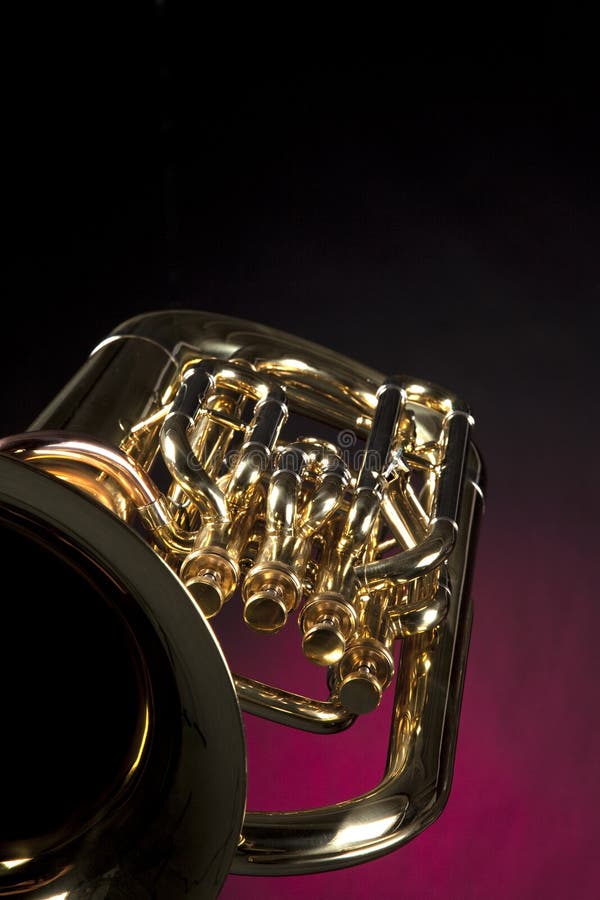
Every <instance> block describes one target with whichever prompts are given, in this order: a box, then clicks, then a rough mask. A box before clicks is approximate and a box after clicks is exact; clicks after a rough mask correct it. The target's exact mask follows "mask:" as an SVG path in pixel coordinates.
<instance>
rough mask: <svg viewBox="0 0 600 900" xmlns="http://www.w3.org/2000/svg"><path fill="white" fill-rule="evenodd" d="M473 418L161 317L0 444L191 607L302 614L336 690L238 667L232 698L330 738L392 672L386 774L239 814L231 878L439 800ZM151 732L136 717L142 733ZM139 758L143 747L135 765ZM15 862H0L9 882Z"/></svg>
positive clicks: (220, 325)
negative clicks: (135, 552)
mask: <svg viewBox="0 0 600 900" xmlns="http://www.w3.org/2000/svg"><path fill="white" fill-rule="evenodd" d="M128 372H129V373H131V374H133V375H134V376H135V377H131V378H130V379H129V380H128V381H127V384H126V389H125V388H124V387H123V379H124V378H125V377H126V375H127V373H128ZM296 416H302V417H303V419H302V423H301V424H300V423H296ZM307 420H310V421H309V423H308V425H309V426H310V425H311V423H312V427H313V428H314V431H313V433H309V434H306V431H307V427H308V426H307ZM321 424H324V425H326V426H328V437H327V439H325V438H324V437H323V435H322V430H321ZM472 424H473V420H472V418H471V416H470V413H469V410H468V408H467V407H466V406H465V404H464V403H463V402H462V401H461V400H459V399H458V398H457V397H455V396H453V395H452V394H450V393H449V392H447V391H445V390H443V389H442V388H439V387H437V386H435V385H432V384H430V383H428V382H424V381H418V380H415V379H412V378H408V377H404V376H396V375H392V376H389V377H387V378H385V377H383V376H382V375H380V374H379V373H378V372H375V371H373V370H370V369H367V368H366V367H363V366H361V365H359V364H356V363H354V362H352V361H350V360H347V359H345V358H344V357H341V356H339V355H338V354H336V353H333V352H331V351H327V350H324V349H323V348H321V347H318V346H317V345H315V344H312V343H309V342H307V341H304V340H301V339H298V338H293V337H290V336H289V335H284V334H282V333H280V332H277V331H275V330H274V329H271V328H268V327H266V326H259V325H254V324H252V323H249V322H244V321H241V320H233V319H229V318H227V317H223V316H217V315H212V314H205V313H198V312H191V311H190V312H186V311H178V312H173V311H172V312H165V313H157V314H152V315H148V316H141V317H139V318H137V319H133V320H131V321H130V322H128V323H125V324H124V325H123V326H122V327H121V328H120V329H117V330H116V331H115V332H114V333H113V335H111V336H110V338H109V339H107V340H106V341H105V342H103V343H102V344H101V345H100V347H99V348H97V349H96V351H95V352H94V353H93V354H92V356H91V357H90V360H89V361H88V363H87V364H86V366H84V368H83V369H82V370H81V372H80V373H78V375H76V376H75V378H74V379H73V381H72V382H71V383H70V384H69V385H68V386H67V387H66V388H65V389H64V391H63V392H62V393H61V394H60V395H59V396H58V397H57V398H56V400H55V401H53V402H52V403H51V404H50V406H49V407H48V408H47V410H45V411H44V412H43V413H42V414H41V415H40V416H39V417H38V419H37V420H36V422H35V423H34V425H33V426H32V429H31V430H30V431H28V432H25V433H24V434H20V435H16V436H12V437H9V438H5V439H4V440H3V441H2V442H1V444H0V450H2V451H3V452H4V453H6V454H10V455H11V456H12V457H13V458H14V459H17V460H21V461H22V462H24V463H28V464H29V465H32V466H34V467H36V468H38V469H41V470H43V471H44V472H46V473H48V474H50V475H52V476H53V477H55V478H57V479H60V480H62V481H63V482H66V483H68V484H69V485H70V486H71V487H73V488H75V489H76V490H78V491H80V492H82V493H84V494H85V495H86V496H87V497H89V498H90V499H91V500H92V501H93V502H94V503H95V504H98V505H101V506H102V507H103V508H104V509H106V510H108V511H109V513H110V514H111V515H112V516H114V517H115V518H118V519H119V520H120V521H121V522H123V523H126V524H127V526H128V527H129V528H134V529H137V530H138V532H139V534H140V535H142V536H143V538H144V540H145V541H146V543H147V544H148V545H149V546H150V547H151V548H152V550H153V551H154V552H155V553H156V555H158V556H160V558H161V560H163V561H164V564H166V565H167V566H168V567H169V569H170V571H171V573H172V576H173V578H175V579H176V580H177V583H178V584H179V585H180V587H181V589H182V591H184V593H186V596H187V597H188V598H190V597H191V598H192V599H191V600H189V602H192V601H193V603H194V604H195V609H196V611H198V610H200V611H202V613H203V614H204V616H206V617H209V618H212V617H217V618H218V614H219V612H220V611H221V609H222V607H223V605H224V604H225V603H226V602H227V601H229V600H231V599H232V598H234V601H235V602H237V603H239V607H240V615H241V616H242V618H243V620H244V621H245V623H246V624H247V625H248V626H249V627H250V628H251V629H254V630H257V631H261V632H266V633H272V634H275V633H276V632H278V631H280V630H281V629H282V628H284V627H290V620H291V619H293V618H296V617H297V623H298V627H299V629H300V635H299V641H301V644H302V649H303V652H304V655H305V657H306V658H307V660H308V661H309V662H311V663H314V664H317V665H320V666H323V667H325V668H326V669H327V685H328V689H329V697H328V699H326V700H316V699H312V698H309V697H305V696H303V695H302V694H300V693H298V694H296V693H291V692H289V691H283V690H280V689H278V688H277V687H274V686H273V687H272V686H269V685H266V684H262V683H260V682H258V681H253V680H252V679H249V678H245V677H244V676H243V675H236V676H234V681H235V686H236V690H237V697H238V701H239V704H240V706H241V708H242V709H244V710H246V711H248V712H251V713H253V714H255V715H259V716H262V717H264V718H267V719H271V720H273V721H276V722H279V723H281V724H286V725H290V726H293V727H296V728H300V729H304V730H308V731H313V732H315V733H321V734H326V733H330V732H336V731H341V730H343V729H345V728H347V727H349V726H351V725H352V723H353V721H354V719H355V717H356V716H357V715H362V714H365V713H369V712H372V711H373V710H375V709H376V708H377V707H378V706H379V704H380V701H381V699H382V697H383V695H384V692H385V691H386V690H387V689H388V688H389V687H390V686H391V685H393V684H394V683H395V701H394V713H393V721H392V727H391V736H390V745H389V756H388V763H387V769H386V775H385V777H384V779H383V781H382V783H381V784H380V785H379V786H378V787H377V788H375V789H374V790H373V791H371V792H370V793H368V794H366V795H364V796H362V797H360V798H355V799H353V800H349V801H347V802H346V803H341V804H336V805H335V806H332V807H328V808H325V809H322V810H312V811H298V812H294V813H285V814H280V813H253V812H250V813H247V815H246V821H245V825H244V829H243V833H242V840H241V843H240V845H239V847H238V849H237V851H236V857H235V861H234V864H233V870H234V871H236V872H244V873H247V872H252V873H256V874H294V873H300V872H313V871H321V870H325V869H329V868H335V867H339V866H345V865H351V864H354V863H355V862H360V861H362V860H365V859H369V858H372V857H376V856H379V855H381V854H382V853H385V852H387V851H389V850H391V849H393V848H394V847H396V846H398V845H400V844H402V843H404V842H405V841H407V840H409V839H410V838H411V837H413V836H414V835H415V834H417V833H418V832H419V831H420V830H422V828H424V827H425V826H426V825H427V824H428V823H429V822H430V821H432V820H433V818H435V816H436V815H437V814H438V813H439V811H440V810H441V808H442V806H443V802H444V800H445V796H446V793H447V789H448V787H447V786H448V783H449V775H450V773H451V768H452V760H453V753H454V743H455V738H456V725H457V716H458V707H459V703H460V692H461V686H462V679H463V674H464V664H465V659H466V648H467V643H468V632H469V626H470V612H469V609H470V608H469V597H468V574H469V565H470V561H471V558H472V554H473V549H474V543H475V538H474V535H475V531H476V527H475V526H476V523H477V516H478V508H479V504H480V495H481V485H480V483H481V481H482V469H481V462H480V459H479V456H478V454H477V451H476V449H475V447H474V445H473V444H472V442H471V439H470V429H471V426H472ZM332 428H333V429H337V438H336V437H332ZM284 429H285V430H284ZM283 435H285V438H284V437H283ZM165 475H166V476H167V478H166V479H165ZM159 485H160V487H159ZM235 598H237V600H235ZM176 614H177V613H176V610H174V611H173V615H174V616H175V615H176ZM197 615H198V616H199V617H200V619H201V618H202V617H201V616H200V613H199V612H197ZM273 641H274V652H276V643H277V639H276V638H273ZM398 641H400V642H401V652H400V654H399V658H400V664H399V671H398V672H396V665H395V661H394V660H395V658H397V655H396V654H395V647H396V642H398ZM207 689H208V690H210V686H207ZM148 723H149V713H146V726H147V727H146V730H145V732H144V734H145V738H144V740H146V737H147V736H148V733H149V731H150V730H151V728H150V725H149V724H148ZM142 762H143V753H142V751H140V755H139V758H137V759H136V761H135V764H134V765H132V773H134V772H135V771H136V770H137V768H138V767H140V768H141V764H142ZM307 832H310V834H311V841H310V846H308V845H307V844H306V841H305V837H304V836H305V834H306V833H307ZM18 862H19V860H18V859H17V860H16V861H15V860H12V861H11V860H10V859H7V860H5V861H4V862H3V863H2V860H0V864H1V865H3V866H4V869H5V870H6V871H7V872H8V871H11V866H12V869H14V870H15V871H16V870H17V869H20V868H21V866H18V865H17V863H18ZM32 864H33V863H32V862H31V860H29V859H27V858H24V862H23V868H24V869H25V868H27V866H29V865H32ZM1 872H2V869H1V868H0V893H1V892H2V890H1V878H2V874H1ZM69 896H71V895H70V894H69ZM77 896H78V894H77V893H75V894H73V897H77Z"/></svg>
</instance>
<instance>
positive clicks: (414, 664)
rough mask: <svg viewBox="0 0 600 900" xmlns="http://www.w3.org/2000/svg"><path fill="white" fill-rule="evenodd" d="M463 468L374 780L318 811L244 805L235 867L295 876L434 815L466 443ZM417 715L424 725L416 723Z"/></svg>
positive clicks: (352, 861) (452, 661)
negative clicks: (433, 603) (445, 590)
mask: <svg viewBox="0 0 600 900" xmlns="http://www.w3.org/2000/svg"><path fill="white" fill-rule="evenodd" d="M467 471H468V477H467V478H465V480H464V483H463V492H464V494H463V502H462V503H461V506H460V513H459V523H458V524H459V535H458V538H457V541H456V544H455V547H454V551H453V554H452V557H451V560H450V577H451V579H452V597H451V602H450V609H449V612H448V616H447V618H446V620H445V621H443V622H442V623H441V624H440V627H439V631H438V634H437V635H436V638H435V644H434V645H433V646H432V643H431V636H430V635H429V634H425V635H415V636H414V637H410V638H408V639H407V640H406V641H405V646H404V649H403V654H402V658H401V661H400V670H399V672H398V675H397V678H396V697H395V700H394V717H393V726H392V732H391V736H390V743H389V749H388V759H387V765H386V773H385V776H384V778H383V780H382V782H381V783H380V784H379V785H378V787H376V788H375V789H374V790H372V791H369V792H368V793H366V794H363V795H361V796H360V797H355V798H353V799H351V800H347V801H343V802H341V803H336V804H334V805H332V806H328V807H323V808H321V809H319V810H314V809H312V810H298V811H294V812H284V813H280V812H247V813H246V818H245V820H244V829H243V834H242V837H243V840H242V842H241V843H240V845H239V847H238V852H237V856H236V858H235V861H234V865H233V869H232V871H233V872H234V873H235V874H238V875H251V874H253V875H266V874H269V875H278V874H280V875H292V874H295V875H300V874H303V873H309V872H325V871H329V870H332V869H338V868H343V867H346V866H352V865H356V864H357V863H360V862H366V861H368V860H372V859H376V858H378V857H380V856H383V855H384V854H386V853H388V852H390V851H391V850H393V849H395V848H396V847H399V846H401V845H402V844H405V843H406V842H407V841H409V840H410V839H411V838H413V837H414V836H415V835H416V834H418V833H419V832H420V831H422V830H423V828H425V827H426V826H427V825H428V824H430V823H431V822H433V821H435V819H436V818H437V817H438V816H439V814H440V813H441V811H442V809H443V807H444V804H445V802H446V798H447V796H448V793H449V789H450V782H451V774H452V766H453V759H454V752H455V747H456V737H457V725H458V712H459V709H460V701H461V695H462V686H463V679H464V673H465V666H466V658H467V650H468V643H469V635H470V629H471V606H470V598H469V594H468V591H469V589H470V577H469V576H470V568H471V563H472V561H473V560H472V555H473V548H474V541H473V533H474V532H475V531H476V528H477V524H478V518H479V513H480V511H481V498H480V496H479V491H478V490H477V489H476V488H475V487H474V486H473V485H477V486H478V485H479V482H480V480H481V477H482V469H481V461H480V458H479V455H478V454H477V451H476V450H475V449H474V448H473V447H472V446H471V449H470V452H469V462H468V470H467ZM425 722H427V728H425V727H424V726H423V727H421V728H419V727H418V725H419V724H420V723H425ZM307 834H309V835H310V845H307V841H306V835H307Z"/></svg>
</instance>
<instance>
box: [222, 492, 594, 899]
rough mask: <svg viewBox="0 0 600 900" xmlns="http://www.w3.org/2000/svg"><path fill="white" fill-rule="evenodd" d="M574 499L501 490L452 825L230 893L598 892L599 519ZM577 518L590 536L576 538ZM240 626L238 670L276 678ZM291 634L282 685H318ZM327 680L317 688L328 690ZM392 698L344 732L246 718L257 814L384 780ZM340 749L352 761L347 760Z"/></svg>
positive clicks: (482, 568)
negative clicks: (364, 859)
mask: <svg viewBox="0 0 600 900" xmlns="http://www.w3.org/2000/svg"><path fill="white" fill-rule="evenodd" d="M492 477H493V476H492ZM505 477H506V475H505ZM492 485H493V482H492ZM573 486H574V485H571V487H573ZM565 495H566V488H564V487H563V488H560V487H558V488H557V487H556V485H555V487H554V490H553V491H551V490H549V491H548V492H547V495H546V497H545V498H544V497H541V496H539V494H538V496H533V495H532V494H531V493H530V494H529V496H527V495H526V494H525V495H524V496H523V497H522V498H521V502H520V503H519V504H517V505H516V504H515V495H514V494H513V493H510V494H507V495H505V496H502V495H501V493H500V492H499V491H498V490H497V489H494V487H492V488H491V489H490V491H489V496H488V506H487V514H486V516H485V517H484V520H483V525H482V530H481V539H480V551H479V555H478V559H477V567H476V572H475V580H474V588H473V594H474V600H475V620H474V628H473V635H472V642H471V650H470V656H469V663H468V668H467V677H466V684H465V692H464V699H463V709H462V718H461V726H460V732H459V740H458V750H457V757H456V765H455V774H454V783H453V787H452V791H451V794H450V799H449V801H448V804H447V807H446V809H445V811H444V812H443V813H442V816H441V817H440V819H439V820H438V821H437V822H436V823H434V824H433V825H432V826H431V827H430V828H429V829H427V830H426V831H425V832H424V833H423V834H421V835H420V836H419V837H418V838H416V839H415V840H414V841H412V842H411V843H410V844H408V845H406V846H405V847H404V848H401V849H400V850H398V851H396V852H395V853H392V854H391V855H389V856H387V857H384V858H382V859H380V860H376V861H375V862H372V863H368V864H365V865H363V866H360V867H355V868H351V869H346V870H343V871H338V872H332V873H326V874H323V875H309V876H299V877H298V876H297V877H288V878H251V877H239V876H231V877H230V878H229V879H228V881H227V882H226V884H225V887H224V889H223V892H222V897H224V898H238V897H239V898H242V897H243V898H279V897H294V898H296V897H297V898H300V897H314V898H326V897H331V898H337V897H340V898H341V897H345V898H362V897H365V896H380V897H395V896H398V897H404V898H411V900H412V898H414V900H417V898H419V900H422V898H438V897H439V898H445V900H449V898H450V900H455V898H456V900H460V898H464V900H467V898H481V897H485V898H489V900H494V898H506V897H511V898H512V897H515V898H539V897H544V898H562V897H567V896H570V895H573V896H579V897H584V898H588V897H594V896H597V893H596V891H597V872H596V868H597V867H596V861H595V860H596V856H597V848H596V843H597V841H596V836H597V832H598V827H597V806H598V800H599V799H600V791H599V788H600V778H599V774H598V756H599V751H600V740H599V734H600V732H599V729H598V727H597V723H596V716H597V708H598V690H597V686H598V676H599V664H598V648H597V636H596V634H597V633H596V631H595V628H594V626H596V627H597V625H598V618H599V617H598V611H597V606H596V603H595V600H596V596H595V594H596V591H593V588H592V584H593V583H594V584H595V582H596V576H595V573H593V572H592V567H593V564H592V557H591V555H590V551H591V549H592V547H591V544H592V540H591V532H590V531H589V530H587V529H586V527H585V524H584V523H586V515H585V512H584V515H583V520H582V509H581V508H580V505H579V501H578V500H577V499H575V498H572V499H569V498H567V496H565ZM558 510H560V514H558V512H557V511H558ZM573 522H578V523H579V524H578V528H577V540H572V539H571V540H569V541H567V540H566V539H565V535H566V533H570V534H571V535H572V534H573V533H572V532H570V531H569V529H570V527H571V523H573ZM586 524H587V525H588V528H591V521H587V523H586ZM586 535H587V538H586ZM228 615H229V616H230V619H229V621H228V624H230V623H231V622H233V611H232V612H231V613H229V614H228ZM585 623H589V627H586V625H585ZM232 631H233V635H232V639H231V640H230V645H229V646H228V647H227V648H226V649H227V650H228V651H229V652H230V654H231V655H232V656H234V657H235V660H234V661H235V665H237V666H238V669H241V668H242V665H243V664H245V670H246V671H247V672H252V673H253V674H256V675H258V674H259V673H261V672H262V674H263V677H264V678H265V680H266V679H267V678H269V677H271V674H272V678H273V679H274V678H275V677H276V667H275V665H274V664H272V663H270V662H267V661H266V660H265V659H264V657H263V662H262V666H261V665H259V664H258V663H257V662H256V661H255V662H254V664H253V663H252V661H251V659H250V656H249V647H250V646H251V645H250V644H248V645H247V647H245V648H243V649H240V647H242V641H243V638H244V634H243V632H242V631H240V630H238V629H236V628H235V627H234V628H233V629H232ZM224 640H225V638H224ZM258 640H259V642H261V641H263V639H262V638H259V639H258ZM287 640H288V642H289V643H288V646H289V648H290V649H289V651H288V653H287V654H286V656H285V657H284V658H285V659H286V660H289V668H288V671H287V672H286V674H285V676H284V677H283V678H282V677H281V676H280V680H282V682H283V683H284V685H285V686H290V687H293V686H294V685H295V686H298V685H299V684H303V683H304V684H305V685H306V680H304V682H303V681H302V678H303V675H302V673H303V672H304V674H305V675H306V670H305V669H304V664H303V660H302V658H301V656H300V655H299V653H298V654H297V655H293V653H294V651H293V645H294V643H295V641H296V634H295V629H294V628H293V626H292V627H291V628H290V634H289V636H288V639H287ZM226 644H227V641H226ZM269 644H270V645H271V647H272V648H274V649H273V651H272V652H273V653H275V652H276V648H275V644H272V643H271V642H270V640H269V638H266V639H264V647H265V649H266V650H268V645H269ZM316 671H317V676H318V677H317V678H316V679H315V678H313V674H314V673H313V671H312V669H311V678H310V687H311V688H312V689H313V690H315V691H318V689H319V681H320V676H321V673H320V672H319V671H318V670H316ZM390 702H391V697H390V695H389V694H388V697H387V703H386V706H385V708H384V709H383V710H381V711H380V712H378V713H376V714H374V716H372V717H371V719H370V720H369V717H363V719H362V720H360V721H359V723H358V724H357V725H356V726H355V727H354V728H353V729H351V730H350V731H349V732H348V733H346V734H342V735H338V736H335V737H333V736H332V737H317V736H311V735H300V734H299V733H296V732H294V731H292V730H291V729H284V728H277V727H276V726H274V725H272V724H270V723H265V722H262V721H259V720H257V719H254V718H252V717H246V723H247V736H248V750H249V806H250V808H263V809H267V808H269V809H277V808H282V809H291V808H294V807H296V806H306V805H312V804H313V803H327V802H332V801H336V800H341V799H343V798H345V797H348V796H350V795H351V793H358V792H360V791H362V790H365V789H368V788H369V787H371V786H372V785H374V784H375V782H376V780H377V779H378V777H379V775H380V773H381V767H382V765H383V762H384V760H385V745H386V740H387V731H386V729H387V721H388V719H387V714H388V713H389V707H390ZM372 729H373V730H372ZM330 751H332V752H333V753H335V752H336V751H338V752H339V753H340V754H342V753H343V754H344V756H343V762H338V763H337V764H336V763H335V762H334V761H333V760H332V757H331V756H330V755H328V754H329V752H330ZM338 758H340V757H338Z"/></svg>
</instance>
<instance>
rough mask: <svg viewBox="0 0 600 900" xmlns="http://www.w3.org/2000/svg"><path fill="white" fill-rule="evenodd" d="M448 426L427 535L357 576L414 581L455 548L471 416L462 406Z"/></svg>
mask: <svg viewBox="0 0 600 900" xmlns="http://www.w3.org/2000/svg"><path fill="white" fill-rule="evenodd" d="M448 420H449V423H450V425H449V428H448V437H447V445H446V452H445V455H444V461H443V467H442V472H441V475H440V478H439V484H438V490H437V498H436V515H435V517H434V518H433V519H432V521H431V528H430V531H429V534H428V536H427V537H426V538H425V540H424V541H422V542H421V543H420V544H419V545H418V546H417V547H414V548H412V549H409V550H404V551H401V552H400V553H396V554H395V555H394V556H389V557H387V558H386V559H380V560H375V561H373V562H369V563H367V564H362V565H358V566H356V567H355V572H356V575H357V577H358V578H360V579H362V580H364V581H365V582H367V583H369V584H373V585H374V584H377V583H378V582H381V581H384V580H386V579H390V580H392V581H400V582H405V581H412V579H413V578H418V577H419V576H420V575H426V574H427V573H429V572H432V571H433V570H434V569H436V568H437V567H438V566H439V565H441V563H442V562H444V560H446V559H447V558H448V556H449V554H450V552H451V551H452V548H453V546H454V541H455V538H456V516H457V510H458V503H459V501H460V496H461V490H462V481H463V471H464V466H465V459H466V453H467V448H468V446H469V430H470V416H469V415H468V413H466V412H463V411H461V410H457V411H455V412H452V413H451V414H450V415H449V416H448Z"/></svg>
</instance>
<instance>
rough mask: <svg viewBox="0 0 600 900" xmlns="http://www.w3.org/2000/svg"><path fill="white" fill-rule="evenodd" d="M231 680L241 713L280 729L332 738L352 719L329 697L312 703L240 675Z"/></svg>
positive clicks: (352, 719) (346, 726) (349, 714)
mask: <svg viewBox="0 0 600 900" xmlns="http://www.w3.org/2000/svg"><path fill="white" fill-rule="evenodd" d="M233 680H234V682H235V687H236V691H237V695H238V699H239V701H240V706H241V707H242V709H243V710H244V711H245V712H248V713H252V715H254V716H260V718H262V719H269V720H270V721H271V722H277V723H278V724H280V725H289V726H291V727H292V728H298V729H300V731H311V732H313V733H314V734H335V733H337V732H338V731H344V730H345V729H346V728H349V727H350V726H351V725H352V723H353V722H354V721H355V719H356V716H354V715H353V714H352V713H350V712H348V710H347V709H344V708H343V706H340V704H339V703H338V702H337V701H336V700H334V699H333V698H331V697H330V699H329V700H313V699H311V698H309V697H303V696H302V695H301V694H293V693H291V692H290V691H283V690H281V688H274V687H271V686H270V685H268V684H263V683H262V682H260V681H255V680H254V679H252V678H244V677H242V676H241V675H234V676H233Z"/></svg>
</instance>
